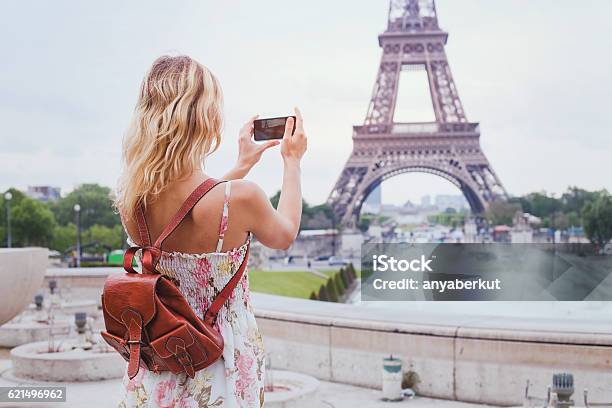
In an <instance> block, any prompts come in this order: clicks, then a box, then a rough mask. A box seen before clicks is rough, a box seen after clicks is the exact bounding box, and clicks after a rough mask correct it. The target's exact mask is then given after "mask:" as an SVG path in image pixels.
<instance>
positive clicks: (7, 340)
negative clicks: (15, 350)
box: [0, 319, 71, 348]
mask: <svg viewBox="0 0 612 408" xmlns="http://www.w3.org/2000/svg"><path fill="white" fill-rule="evenodd" d="M70 326H71V322H70V320H68V319H64V320H56V321H55V322H54V323H53V333H54V334H56V335H57V334H59V333H65V335H67V334H68V333H69V332H70ZM50 330H51V328H50V325H49V323H46V322H42V323H41V322H36V321H33V320H29V321H28V320H26V321H20V322H9V323H6V324H4V325H2V326H0V347H7V348H12V347H16V346H20V345H22V344H26V343H33V342H38V341H43V340H47V339H49V334H50Z"/></svg>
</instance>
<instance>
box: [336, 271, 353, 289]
mask: <svg viewBox="0 0 612 408" xmlns="http://www.w3.org/2000/svg"><path fill="white" fill-rule="evenodd" d="M338 274H339V275H340V278H341V279H342V284H343V285H344V287H345V288H348V287H349V284H350V283H351V282H350V280H349V279H348V278H347V276H346V269H344V268H340V270H339V271H338Z"/></svg>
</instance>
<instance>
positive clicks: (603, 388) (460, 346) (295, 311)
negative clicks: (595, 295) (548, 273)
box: [255, 295, 612, 405]
mask: <svg viewBox="0 0 612 408" xmlns="http://www.w3.org/2000/svg"><path fill="white" fill-rule="evenodd" d="M255 302H256V303H255V306H256V310H257V317H258V324H259V327H260V329H261V331H262V333H263V335H264V343H265V347H266V351H267V352H270V353H272V354H271V356H272V366H273V367H275V368H279V369H290V370H296V371H301V372H304V373H307V374H311V375H313V376H315V377H317V378H319V379H323V380H330V381H338V382H342V383H348V384H355V385H360V386H366V387H373V388H380V387H381V380H382V378H381V375H382V374H381V366H382V358H383V357H385V356H388V355H389V354H391V353H393V355H394V356H397V357H400V358H401V359H402V360H403V370H404V372H405V373H407V372H411V377H412V378H413V379H416V384H415V386H414V387H415V388H416V390H417V392H418V393H419V394H420V395H424V396H430V397H437V398H445V399H455V400H461V401H469V402H477V403H486V404H496V405H517V404H518V405H520V404H522V402H523V395H524V392H525V384H526V381H527V380H529V381H530V383H531V384H532V387H531V389H532V391H531V392H530V394H536V395H538V396H540V397H544V396H545V393H546V387H547V386H548V385H549V384H550V381H551V377H552V374H553V373H554V372H562V371H567V372H571V373H573V374H574V378H575V385H576V395H575V398H577V399H580V398H581V394H582V390H583V389H584V388H588V389H589V395H590V399H591V400H593V401H596V400H599V401H602V400H604V401H612V333H611V332H610V327H609V326H608V327H605V326H597V324H596V325H595V326H589V325H584V326H582V327H573V328H570V327H569V325H568V324H567V323H565V324H564V323H562V322H561V321H553V320H550V319H547V320H542V321H536V322H523V323H524V324H521V321H520V320H519V319H513V318H504V319H483V318H478V319H471V321H470V319H469V318H462V319H456V318H455V319H452V318H450V319H449V317H448V316H446V317H444V316H440V315H438V316H435V315H431V314H430V315H428V314H426V313H421V314H420V316H399V315H398V314H397V313H391V312H388V311H382V310H379V309H378V310H371V309H365V310H364V308H355V307H351V306H348V305H338V304H325V303H323V302H312V301H306V300H298V299H283V300H280V299H279V298H278V297H271V296H270V297H269V296H267V295H259V296H257V297H256V300H255ZM281 302H282V303H281ZM281 304H282V307H280V306H281ZM277 306H278V307H277ZM355 309H360V310H358V311H356V310H355ZM280 310H282V311H280ZM534 323H535V324H534ZM598 327H599V328H598Z"/></svg>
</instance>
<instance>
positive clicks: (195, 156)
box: [114, 56, 223, 219]
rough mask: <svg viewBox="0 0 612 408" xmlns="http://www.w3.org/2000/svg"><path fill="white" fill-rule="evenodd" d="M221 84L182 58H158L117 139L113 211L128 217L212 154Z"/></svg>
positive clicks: (217, 132) (218, 127)
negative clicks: (120, 144)
mask: <svg viewBox="0 0 612 408" xmlns="http://www.w3.org/2000/svg"><path fill="white" fill-rule="evenodd" d="M222 110H223V94H222V92H221V86H220V85H219V82H218V81H217V79H216V78H215V76H214V75H213V74H212V72H210V71H209V70H208V69H207V68H206V67H205V66H203V65H201V64H200V63H198V62H197V61H195V60H193V59H191V58H190V57H187V56H162V57H160V58H158V59H157V60H155V62H153V65H152V66H151V69H150V70H149V72H148V73H147V75H146V76H145V78H144V80H143V81H142V85H141V88H140V96H139V98H138V102H137V104H136V108H135V110H134V115H133V117H132V121H131V124H130V127H129V128H128V130H127V133H126V135H125V137H124V139H123V157H122V167H123V168H122V173H121V176H120V178H119V182H118V186H117V191H116V194H115V197H114V205H115V208H116V209H117V210H118V211H119V213H120V214H122V215H123V216H125V217H127V218H128V219H129V218H131V217H133V216H134V210H135V208H136V206H137V205H140V204H141V203H142V204H143V205H144V206H145V208H146V206H147V205H148V204H149V203H151V202H152V201H154V200H155V197H156V196H158V195H159V194H160V193H161V192H162V191H163V190H164V189H165V188H166V186H167V185H168V183H170V182H171V181H173V180H177V179H179V178H181V177H183V176H185V175H187V174H189V173H190V172H192V171H194V170H195V169H197V168H198V167H200V168H201V166H202V163H203V160H204V158H205V157H206V156H207V155H209V154H210V153H212V152H214V151H215V150H217V148H218V147H219V143H220V141H221V127H222V124H223V118H222Z"/></svg>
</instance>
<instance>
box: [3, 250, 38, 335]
mask: <svg viewBox="0 0 612 408" xmlns="http://www.w3.org/2000/svg"><path fill="white" fill-rule="evenodd" d="M48 262H49V261H48V250H47V248H34V247H32V248H2V249H0V276H2V285H0V299H2V300H1V301H0V305H1V306H2V307H0V325H2V324H4V323H6V322H8V321H9V320H11V319H12V318H14V317H15V316H17V315H18V314H19V313H20V312H21V311H22V310H23V309H24V308H25V307H26V306H27V305H28V303H30V302H31V301H32V298H33V297H34V295H35V294H36V292H38V290H39V289H40V286H41V285H42V282H43V279H44V277H45V272H46V270H47V263H48Z"/></svg>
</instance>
